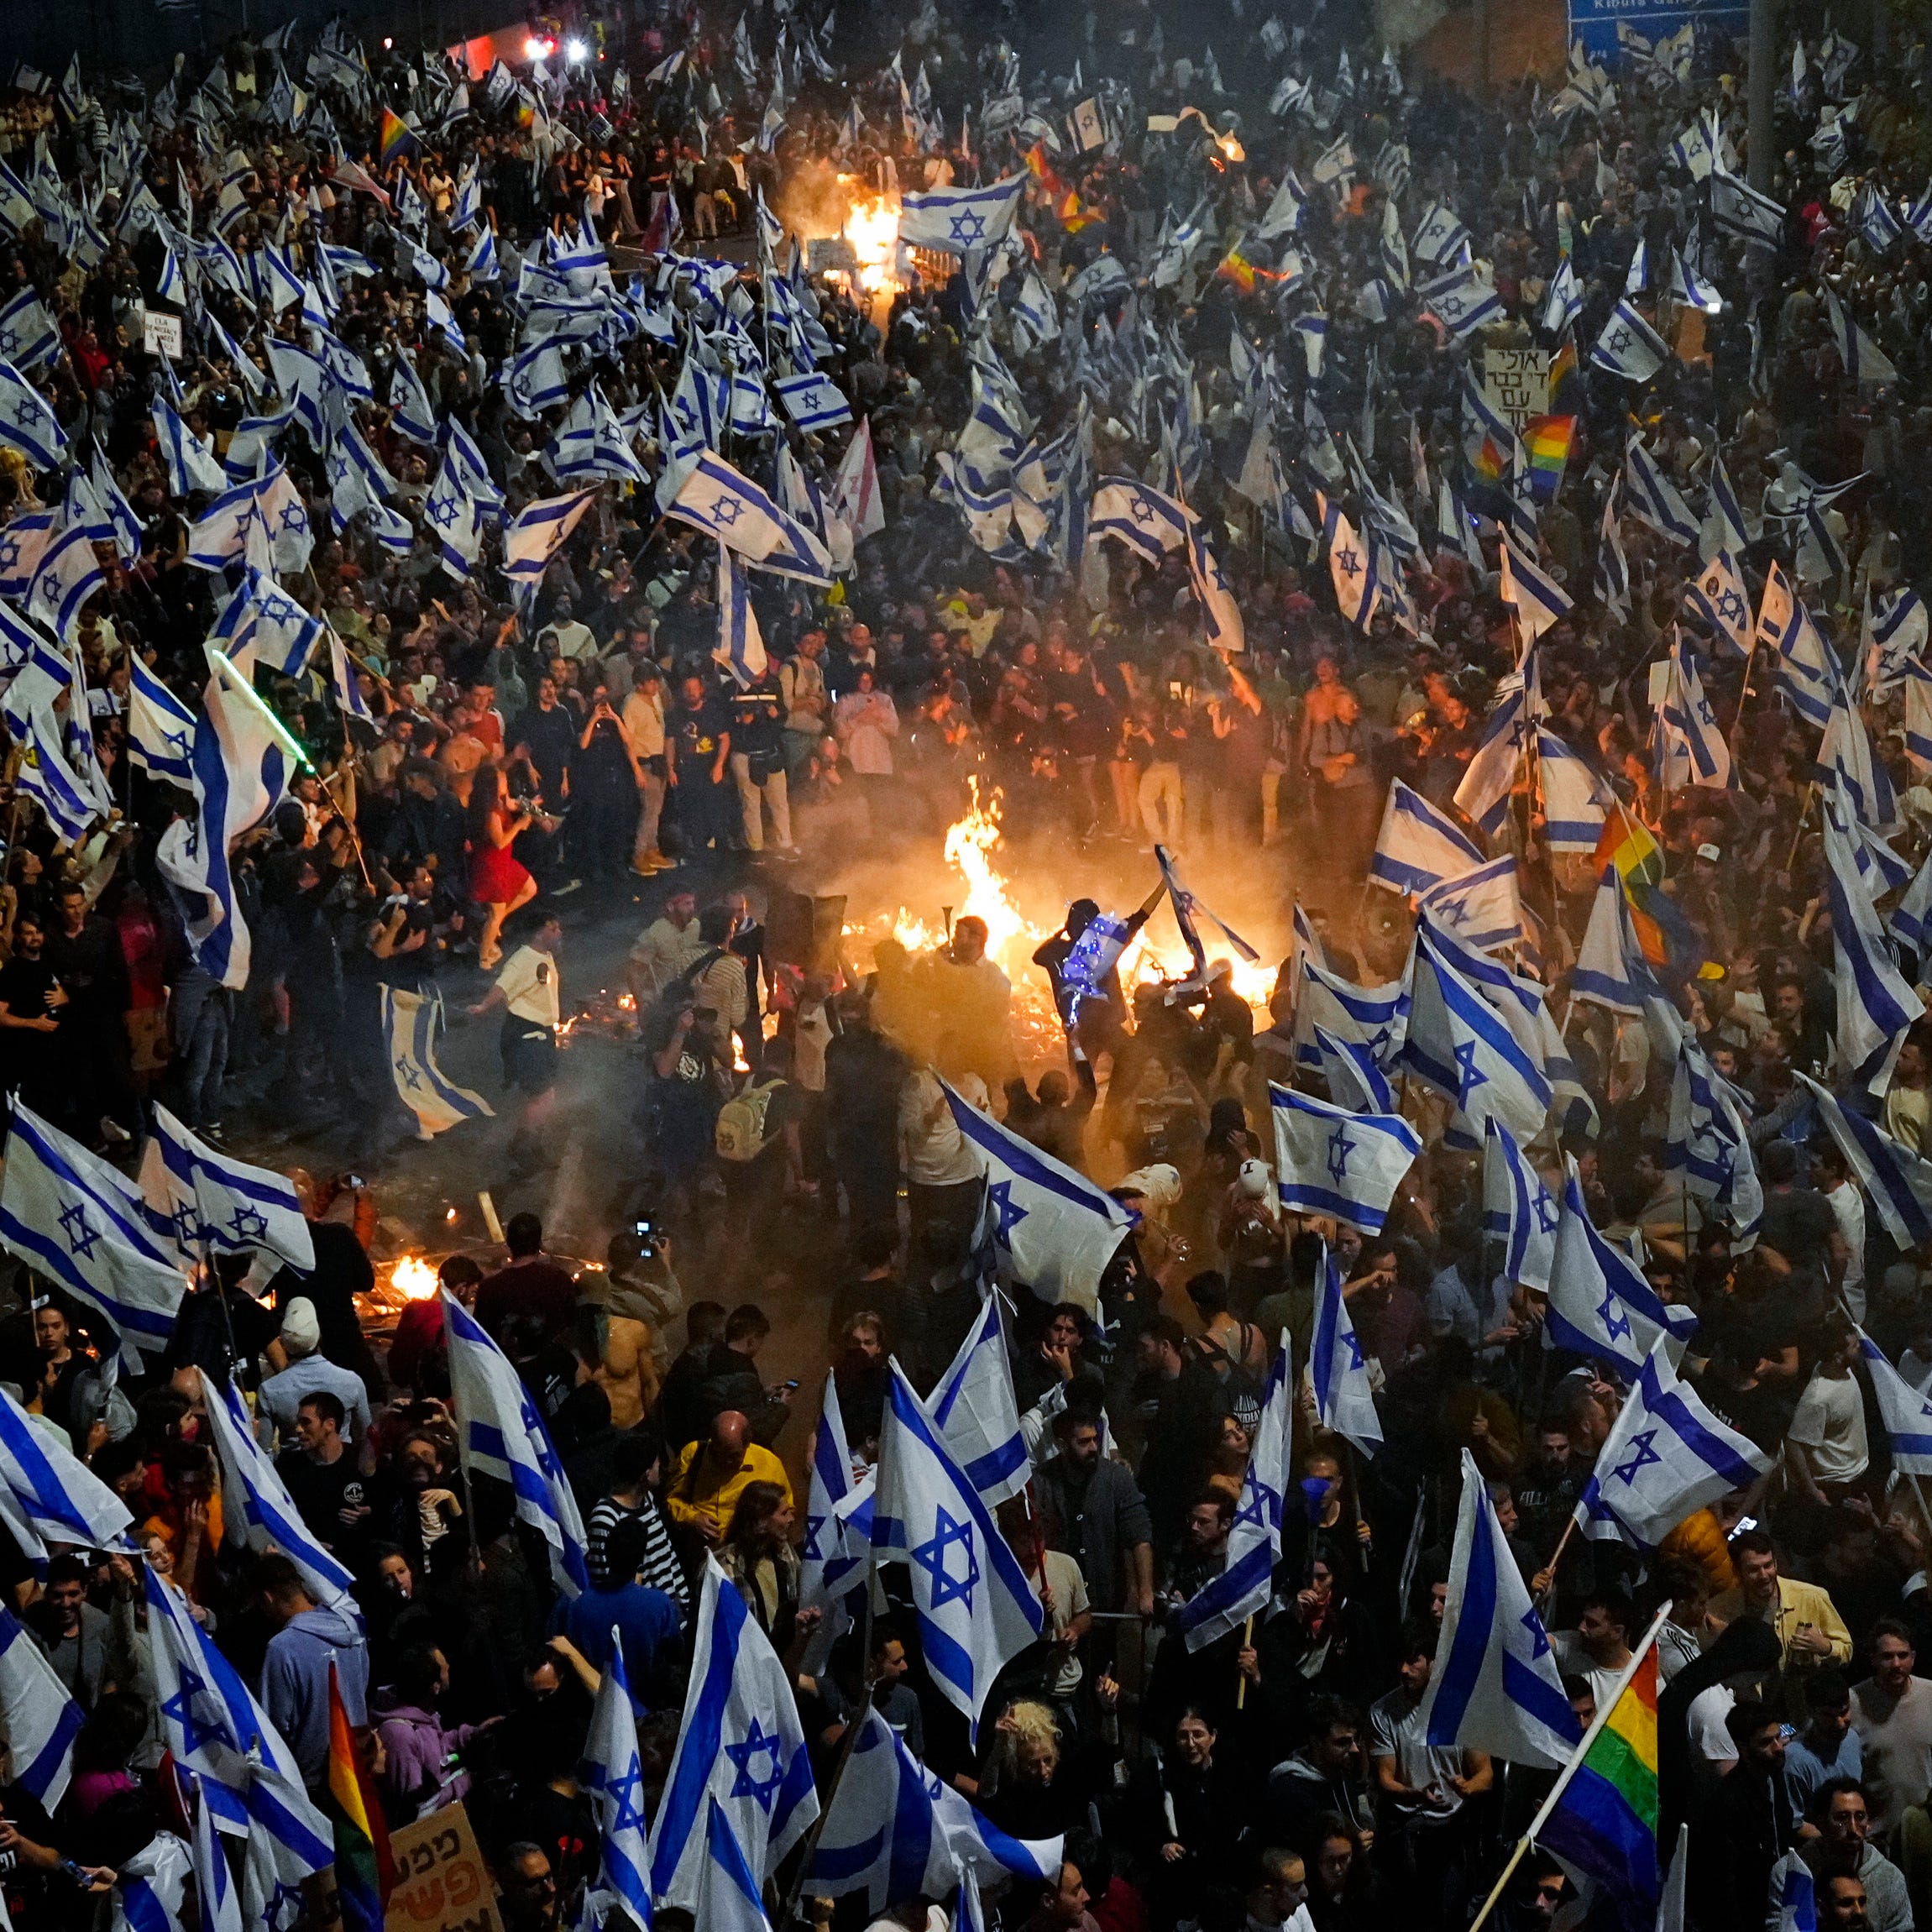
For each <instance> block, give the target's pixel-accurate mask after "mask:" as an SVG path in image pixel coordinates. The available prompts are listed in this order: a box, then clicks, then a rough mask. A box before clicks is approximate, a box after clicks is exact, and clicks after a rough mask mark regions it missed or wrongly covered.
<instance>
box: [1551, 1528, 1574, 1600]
mask: <svg viewBox="0 0 1932 1932" xmlns="http://www.w3.org/2000/svg"><path fill="white" fill-rule="evenodd" d="M1576 1526H1577V1520H1576V1518H1575V1516H1572V1517H1571V1518H1570V1520H1569V1521H1568V1522H1567V1523H1565V1524H1564V1525H1563V1534H1562V1535H1561V1536H1560V1537H1558V1538H1557V1547H1555V1548H1554V1549H1553V1550H1552V1551H1551V1552H1550V1560H1549V1562H1548V1563H1546V1564H1545V1565H1544V1566H1543V1567H1544V1568H1546V1569H1547V1570H1548V1572H1549V1573H1550V1587H1549V1589H1548V1591H1547V1593H1546V1594H1547V1595H1551V1596H1553V1595H1555V1594H1556V1588H1557V1565H1558V1563H1561V1562H1562V1561H1563V1551H1564V1549H1565V1547H1567V1546H1568V1542H1569V1540H1570V1533H1571V1531H1573V1530H1574V1529H1575V1528H1576Z"/></svg>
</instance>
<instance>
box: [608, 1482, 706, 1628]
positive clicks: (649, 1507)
mask: <svg viewBox="0 0 1932 1932" xmlns="http://www.w3.org/2000/svg"><path fill="white" fill-rule="evenodd" d="M626 1516H636V1517H637V1518H639V1519H640V1521H642V1523H643V1525H644V1560H643V1562H642V1563H640V1564H639V1565H638V1566H637V1580H638V1581H639V1582H640V1583H643V1584H649V1585H650V1587H651V1588H652V1589H654V1590H662V1591H663V1593H664V1594H665V1595H666V1596H668V1597H669V1598H670V1600H672V1602H673V1603H674V1604H676V1605H677V1606H678V1609H679V1610H681V1611H682V1612H683V1614H684V1615H686V1616H689V1615H690V1614H691V1586H690V1584H689V1583H687V1582H686V1581H685V1579H684V1567H683V1564H682V1563H679V1562H678V1552H676V1551H675V1550H674V1549H673V1548H672V1547H671V1532H670V1531H669V1530H668V1528H667V1527H666V1526H665V1523H664V1514H663V1511H661V1510H660V1509H659V1508H658V1507H657V1498H656V1497H655V1496H653V1495H652V1494H651V1493H650V1491H649V1490H646V1491H645V1493H644V1500H642V1501H641V1503H639V1504H638V1505H637V1506H636V1508H635V1509H633V1508H632V1507H631V1505H629V1504H627V1503H620V1502H619V1501H618V1500H617V1499H616V1497H615V1496H605V1498H604V1499H603V1500H601V1501H600V1502H599V1504H598V1505H597V1506H596V1508H595V1509H594V1510H593V1511H591V1512H590V1521H589V1524H588V1525H586V1526H585V1527H586V1533H587V1536H588V1537H589V1542H588V1543H587V1545H586V1547H585V1549H584V1564H585V1567H586V1568H588V1569H589V1572H590V1580H591V1582H593V1583H594V1584H596V1585H597V1586H598V1588H599V1589H605V1588H608V1587H609V1584H610V1572H609V1570H608V1569H607V1568H606V1567H605V1561H604V1545H605V1539H606V1538H607V1537H609V1536H610V1532H611V1531H613V1530H614V1529H615V1528H616V1526H618V1524H620V1522H622V1521H624V1519H625V1518H626Z"/></svg>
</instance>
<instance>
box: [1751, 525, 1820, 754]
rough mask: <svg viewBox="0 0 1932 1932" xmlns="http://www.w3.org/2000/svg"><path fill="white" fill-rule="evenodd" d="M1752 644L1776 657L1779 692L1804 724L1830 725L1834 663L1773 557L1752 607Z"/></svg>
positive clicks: (1808, 615)
mask: <svg viewBox="0 0 1932 1932" xmlns="http://www.w3.org/2000/svg"><path fill="white" fill-rule="evenodd" d="M1757 641H1758V643H1759V645H1760V646H1761V647H1764V648H1766V649H1767V650H1770V651H1772V652H1774V653H1775V654H1776V657H1777V660H1778V688H1779V689H1780V690H1782V691H1783V693H1784V694H1785V696H1786V697H1787V698H1788V699H1790V701H1791V705H1792V708H1793V709H1794V710H1795V711H1796V712H1797V713H1798V716H1799V717H1801V718H1803V719H1804V720H1805V722H1806V723H1807V724H1811V725H1817V726H1818V728H1819V730H1824V728H1825V725H1827V724H1829V723H1830V719H1831V700H1832V699H1833V697H1834V696H1835V694H1836V693H1837V690H1838V686H1839V675H1838V665H1837V662H1836V660H1835V658H1834V657H1832V655H1831V653H1830V650H1829V648H1828V647H1826V645H1825V640H1824V639H1823V638H1822V637H1821V636H1819V633H1818V626H1816V625H1815V624H1814V623H1813V622H1812V620H1811V613H1810V612H1809V610H1806V609H1805V607H1804V603H1803V601H1802V600H1801V599H1799V598H1798V596H1797V595H1796V594H1794V593H1793V590H1792V588H1791V584H1790V582H1789V580H1788V579H1787V578H1786V576H1785V574H1784V572H1783V569H1782V568H1779V566H1778V563H1777V562H1776V561H1775V559H1774V560H1773V561H1772V564H1771V566H1770V568H1769V569H1767V571H1766V573H1765V578H1764V594H1763V595H1762V597H1761V598H1760V599H1758V605H1757Z"/></svg>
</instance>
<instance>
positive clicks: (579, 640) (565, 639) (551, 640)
mask: <svg viewBox="0 0 1932 1932" xmlns="http://www.w3.org/2000/svg"><path fill="white" fill-rule="evenodd" d="M596 655H597V634H596V632H595V631H593V630H592V629H591V628H590V626H589V625H588V624H579V622H578V621H577V620H576V616H575V606H574V605H573V604H572V603H571V601H570V597H569V594H568V592H565V593H563V594H561V595H559V597H558V599H557V605H556V608H555V609H554V610H552V612H551V614H550V621H549V622H548V623H547V624H546V625H545V626H543V628H542V630H541V631H538V632H537V656H538V657H540V658H541V657H569V658H584V657H595V656H596Z"/></svg>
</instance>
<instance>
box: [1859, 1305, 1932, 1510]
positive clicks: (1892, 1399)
mask: <svg viewBox="0 0 1932 1932" xmlns="http://www.w3.org/2000/svg"><path fill="white" fill-rule="evenodd" d="M1858 1353H1860V1354H1861V1355H1862V1356H1863V1357H1864V1358H1865V1371H1866V1373H1867V1374H1868V1375H1870V1376H1871V1378H1872V1395H1874V1396H1876V1397H1877V1401H1878V1415H1879V1419H1880V1420H1881V1421H1882V1422H1883V1423H1884V1425H1885V1440H1886V1442H1887V1446H1888V1447H1889V1448H1890V1449H1891V1451H1892V1467H1893V1471H1894V1472H1895V1473H1896V1474H1898V1475H1902V1476H1932V1397H1928V1396H1927V1395H1925V1394H1924V1392H1923V1391H1922V1390H1918V1389H1914V1387H1913V1386H1912V1385H1911V1384H1910V1383H1909V1382H1908V1381H1907V1380H1905V1378H1904V1377H1903V1375H1901V1374H1899V1373H1898V1370H1897V1369H1895V1368H1893V1365H1892V1364H1891V1363H1890V1362H1889V1361H1887V1359H1886V1358H1885V1354H1884V1352H1883V1351H1882V1349H1881V1348H1879V1346H1878V1344H1877V1343H1876V1342H1874V1341H1873V1340H1872V1338H1871V1337H1870V1336H1869V1335H1867V1333H1865V1331H1864V1330H1863V1329H1862V1328H1861V1329H1860V1330H1859V1331H1858Z"/></svg>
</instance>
